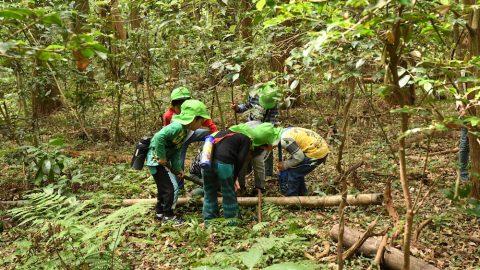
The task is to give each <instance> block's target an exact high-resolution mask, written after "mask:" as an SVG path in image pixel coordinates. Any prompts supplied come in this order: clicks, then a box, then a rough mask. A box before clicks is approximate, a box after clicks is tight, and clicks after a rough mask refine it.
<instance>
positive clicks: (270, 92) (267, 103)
mask: <svg viewBox="0 0 480 270" xmlns="http://www.w3.org/2000/svg"><path fill="white" fill-rule="evenodd" d="M257 92H258V102H259V103H260V106H262V107H263V108H265V109H267V110H268V109H273V108H275V107H276V106H277V103H278V101H279V100H280V96H281V94H280V91H279V90H278V87H277V86H276V85H275V82H267V83H264V84H263V85H262V86H260V87H259V88H258V90H257Z"/></svg>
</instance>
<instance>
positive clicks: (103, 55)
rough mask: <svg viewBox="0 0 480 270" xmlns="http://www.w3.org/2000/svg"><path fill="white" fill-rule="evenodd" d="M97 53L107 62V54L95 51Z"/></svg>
mask: <svg viewBox="0 0 480 270" xmlns="http://www.w3.org/2000/svg"><path fill="white" fill-rule="evenodd" d="M95 53H96V54H97V55H98V57H100V58H101V59H102V60H105V59H107V58H108V57H107V54H106V53H104V52H99V51H95Z"/></svg>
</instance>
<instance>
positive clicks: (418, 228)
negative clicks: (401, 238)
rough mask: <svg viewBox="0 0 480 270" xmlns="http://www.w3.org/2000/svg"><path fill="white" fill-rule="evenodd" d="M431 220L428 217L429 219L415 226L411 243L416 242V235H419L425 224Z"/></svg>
mask: <svg viewBox="0 0 480 270" xmlns="http://www.w3.org/2000/svg"><path fill="white" fill-rule="evenodd" d="M431 222H432V219H431V218H429V219H427V220H425V221H423V222H422V223H420V225H418V227H417V229H416V230H415V233H414V237H413V243H416V242H417V241H418V237H419V236H420V232H421V231H422V230H423V228H425V226H427V225H428V224H429V223H431Z"/></svg>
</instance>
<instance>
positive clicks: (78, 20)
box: [73, 0, 90, 72]
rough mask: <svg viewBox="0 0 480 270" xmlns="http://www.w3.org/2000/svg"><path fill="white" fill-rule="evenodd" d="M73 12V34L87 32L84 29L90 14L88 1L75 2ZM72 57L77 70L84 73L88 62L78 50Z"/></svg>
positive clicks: (76, 0)
mask: <svg viewBox="0 0 480 270" xmlns="http://www.w3.org/2000/svg"><path fill="white" fill-rule="evenodd" d="M75 10H76V11H77V13H76V14H75V15H74V25H73V32H74V33H75V34H77V35H78V34H82V33H86V32H88V29H87V28H86V27H87V25H88V24H87V20H86V17H87V16H88V14H89V12H90V6H89V3H88V0H75ZM73 57H74V59H75V62H76V65H77V70H78V71H80V72H84V71H85V70H86V69H87V67H88V65H89V64H90V60H89V59H88V58H86V57H85V56H83V55H82V53H81V52H80V51H79V50H75V51H73Z"/></svg>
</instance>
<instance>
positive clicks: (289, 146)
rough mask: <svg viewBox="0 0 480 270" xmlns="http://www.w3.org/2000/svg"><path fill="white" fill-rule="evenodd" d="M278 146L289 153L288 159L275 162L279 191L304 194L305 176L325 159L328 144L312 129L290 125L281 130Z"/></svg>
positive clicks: (305, 188) (305, 192) (291, 194)
mask: <svg viewBox="0 0 480 270" xmlns="http://www.w3.org/2000/svg"><path fill="white" fill-rule="evenodd" d="M280 147H281V148H282V149H285V150H286V151H287V152H288V153H289V155H290V159H288V160H285V161H283V162H282V161H279V162H278V164H277V168H278V171H279V172H280V174H279V182H280V192H282V194H284V195H286V196H304V195H306V194H307V187H306V185H305V176H306V175H307V174H309V173H310V172H312V171H313V170H314V169H315V168H316V167H317V166H318V165H320V164H322V163H324V162H325V161H326V159H327V156H328V153H330V150H329V149H328V144H327V143H326V142H325V140H324V139H323V138H322V137H321V136H320V135H318V134H317V133H316V132H314V131H312V130H309V129H305V128H300V127H290V128H285V129H283V130H282V131H281V133H280Z"/></svg>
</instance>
